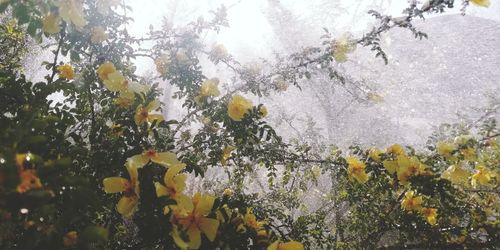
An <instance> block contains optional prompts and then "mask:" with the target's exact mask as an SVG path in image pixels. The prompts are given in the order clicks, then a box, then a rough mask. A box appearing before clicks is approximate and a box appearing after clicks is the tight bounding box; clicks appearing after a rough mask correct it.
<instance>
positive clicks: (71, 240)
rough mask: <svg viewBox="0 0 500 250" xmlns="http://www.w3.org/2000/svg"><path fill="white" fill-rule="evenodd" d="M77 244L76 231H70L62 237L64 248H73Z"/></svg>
mask: <svg viewBox="0 0 500 250" xmlns="http://www.w3.org/2000/svg"><path fill="white" fill-rule="evenodd" d="M77 242H78V233H77V232H76V231H70V232H68V233H66V234H65V235H64V237H63V244H64V246H65V247H72V246H75V245H76V243H77Z"/></svg>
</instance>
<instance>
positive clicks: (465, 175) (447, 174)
mask: <svg viewBox="0 0 500 250" xmlns="http://www.w3.org/2000/svg"><path fill="white" fill-rule="evenodd" d="M441 176H442V177H443V178H445V179H447V180H449V181H451V183H453V184H466V183H467V181H468V179H469V176H470V172H469V171H467V170H465V169H463V168H462V167H460V166H456V165H451V166H450V167H449V168H448V169H446V170H445V171H444V172H443V174H442V175H441Z"/></svg>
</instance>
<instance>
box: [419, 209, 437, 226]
mask: <svg viewBox="0 0 500 250" xmlns="http://www.w3.org/2000/svg"><path fill="white" fill-rule="evenodd" d="M420 213H422V216H424V218H425V220H426V221H427V223H429V224H431V225H436V217H437V208H428V207H424V208H422V210H420Z"/></svg>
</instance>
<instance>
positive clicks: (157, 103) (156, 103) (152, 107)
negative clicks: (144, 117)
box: [146, 100, 161, 111]
mask: <svg viewBox="0 0 500 250" xmlns="http://www.w3.org/2000/svg"><path fill="white" fill-rule="evenodd" d="M160 106H161V103H160V101H158V100H154V101H152V102H150V103H149V104H148V106H146V110H147V111H153V110H157V109H158V108H159V107H160Z"/></svg>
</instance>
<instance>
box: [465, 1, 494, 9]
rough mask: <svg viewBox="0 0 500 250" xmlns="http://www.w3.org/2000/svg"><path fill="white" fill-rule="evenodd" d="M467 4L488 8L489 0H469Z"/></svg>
mask: <svg viewBox="0 0 500 250" xmlns="http://www.w3.org/2000/svg"><path fill="white" fill-rule="evenodd" d="M469 2H471V3H473V4H475V5H477V6H481V7H485V8H488V7H490V0H470V1H469Z"/></svg>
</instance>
